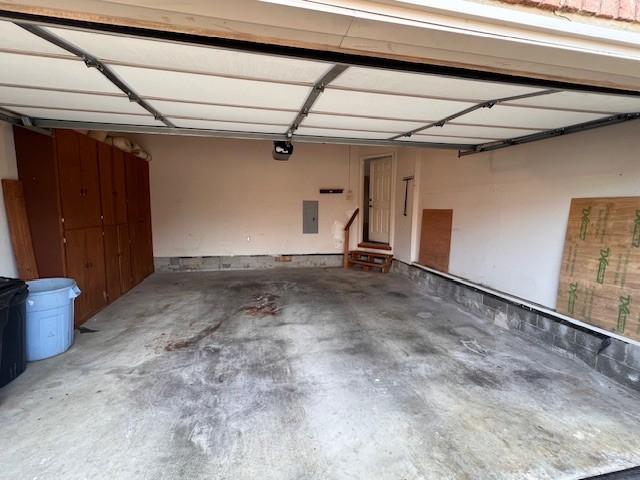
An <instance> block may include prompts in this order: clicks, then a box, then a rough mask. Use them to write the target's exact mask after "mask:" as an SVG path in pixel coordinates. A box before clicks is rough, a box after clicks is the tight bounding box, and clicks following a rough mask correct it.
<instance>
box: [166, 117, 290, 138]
mask: <svg viewBox="0 0 640 480" xmlns="http://www.w3.org/2000/svg"><path fill="white" fill-rule="evenodd" d="M169 120H171V122H172V123H173V124H174V125H176V126H177V127H182V128H197V129H205V130H223V131H228V132H248V133H252V132H253V133H275V134H282V135H284V134H285V133H286V131H287V129H288V128H289V126H288V125H286V124H283V125H265V124H256V123H241V122H216V121H210V120H193V119H186V118H170V119H169Z"/></svg>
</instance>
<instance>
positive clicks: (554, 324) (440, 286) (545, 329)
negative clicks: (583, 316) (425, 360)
mask: <svg viewBox="0 0 640 480" xmlns="http://www.w3.org/2000/svg"><path fill="white" fill-rule="evenodd" d="M392 271H393V272H395V273H399V274H401V275H405V276H407V277H409V278H410V279H411V280H413V281H414V282H415V283H416V284H417V285H418V286H419V287H420V289H422V290H423V291H424V292H425V293H428V294H431V295H437V296H438V297H441V298H442V299H444V300H446V301H452V302H455V303H457V304H458V305H460V306H462V307H463V308H465V309H466V310H468V311H469V312H471V313H473V314H475V315H478V316H479V317H481V318H484V319H486V320H487V321H490V322H492V323H494V324H495V325H497V326H499V327H501V328H505V329H507V330H511V331H512V332H514V333H515V334H516V335H521V336H523V337H525V338H527V339H528V340H529V341H533V342H536V343H538V344H541V345H544V346H545V347H547V348H550V349H552V350H554V351H556V352H557V353H560V354H562V355H565V356H568V357H571V358H574V359H575V360H577V361H581V362H584V363H586V364H587V365H589V366H590V367H592V368H594V369H596V370H597V371H598V372H600V373H602V374H604V375H606V376H607V377H609V378H611V379H613V380H615V381H616V382H619V383H622V384H624V385H626V386H628V387H630V388H633V389H634V390H638V391H640V347H638V346H636V345H632V344H627V343H625V342H623V341H621V340H618V339H615V338H610V337H607V336H606V335H602V334H599V333H597V332H593V331H591V330H588V329H586V328H582V327H580V326H578V325H574V324H572V323H569V322H566V321H565V320H563V319H561V318H558V317H554V316H552V315H548V314H546V313H543V312H540V311H536V310H534V309H530V308H527V307H524V306H522V305H518V304H516V303H513V302H510V301H508V300H505V299H503V298H500V297H498V296H496V295H492V294H490V293H487V292H484V291H482V290H479V289H474V288H472V287H469V286H467V285H465V284H463V283H458V282H456V281H454V280H451V279H449V278H447V277H443V276H441V275H438V274H436V273H432V272H429V271H427V270H424V269H422V268H420V267H417V266H414V265H408V264H406V263H404V262H400V261H394V262H393V268H392ZM603 342H606V343H603Z"/></svg>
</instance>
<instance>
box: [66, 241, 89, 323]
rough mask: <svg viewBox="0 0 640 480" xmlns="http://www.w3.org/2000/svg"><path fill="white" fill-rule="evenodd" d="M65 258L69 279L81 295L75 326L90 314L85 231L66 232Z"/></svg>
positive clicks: (76, 310) (76, 306)
mask: <svg viewBox="0 0 640 480" xmlns="http://www.w3.org/2000/svg"><path fill="white" fill-rule="evenodd" d="M65 256H66V262H67V277H69V278H73V279H74V280H75V281H76V283H77V284H78V287H80V290H81V292H82V293H81V294H80V296H79V297H78V298H76V300H75V324H76V326H77V325H80V324H81V323H82V320H83V319H85V318H86V317H87V316H88V314H89V312H90V299H89V297H90V296H89V295H87V294H86V292H85V290H86V288H87V282H86V276H87V270H88V269H87V242H86V237H85V234H84V230H69V231H67V232H65Z"/></svg>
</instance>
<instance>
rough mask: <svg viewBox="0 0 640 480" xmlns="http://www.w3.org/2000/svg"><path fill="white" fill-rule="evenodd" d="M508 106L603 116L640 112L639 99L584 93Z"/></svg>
mask: <svg viewBox="0 0 640 480" xmlns="http://www.w3.org/2000/svg"><path fill="white" fill-rule="evenodd" d="M509 104H513V105H531V106H536V107H547V108H563V109H568V110H572V109H573V110H590V111H594V112H602V113H604V114H607V113H609V114H612V113H630V112H640V97H625V96H622V95H602V94H597V93H584V92H558V93H553V94H551V95H543V96H540V97H532V98H525V99H522V100H517V101H514V102H509Z"/></svg>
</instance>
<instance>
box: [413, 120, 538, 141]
mask: <svg viewBox="0 0 640 480" xmlns="http://www.w3.org/2000/svg"><path fill="white" fill-rule="evenodd" d="M539 131H540V130H528V129H518V128H505V127H485V126H482V125H460V124H456V123H447V124H445V125H443V126H442V127H432V128H430V129H428V130H424V131H423V132H421V133H424V134H428V135H448V136H450V135H454V136H459V137H474V138H487V139H494V140H495V139H505V138H514V137H521V136H522V135H529V134H532V133H537V132H539Z"/></svg>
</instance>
